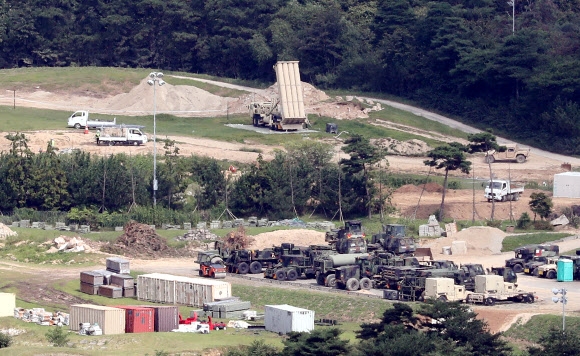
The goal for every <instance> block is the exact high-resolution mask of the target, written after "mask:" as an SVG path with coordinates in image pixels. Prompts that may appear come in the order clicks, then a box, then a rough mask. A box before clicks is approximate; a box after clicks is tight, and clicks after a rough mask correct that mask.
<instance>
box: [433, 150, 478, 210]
mask: <svg viewBox="0 0 580 356" xmlns="http://www.w3.org/2000/svg"><path fill="white" fill-rule="evenodd" d="M465 150H466V147H465V146H463V145H462V144H460V143H458V142H452V143H449V144H447V145H445V146H439V147H437V148H435V149H433V150H431V151H430V152H429V153H428V154H427V157H429V158H431V159H430V160H426V161H423V163H424V164H425V165H426V166H430V167H435V169H443V170H445V178H444V179H443V194H442V196H441V206H440V207H439V221H442V220H443V218H444V217H445V213H444V208H445V194H446V192H447V178H448V176H449V171H456V170H458V169H459V170H460V171H461V172H463V173H465V174H469V169H470V167H471V162H469V161H467V160H466V158H465Z"/></svg>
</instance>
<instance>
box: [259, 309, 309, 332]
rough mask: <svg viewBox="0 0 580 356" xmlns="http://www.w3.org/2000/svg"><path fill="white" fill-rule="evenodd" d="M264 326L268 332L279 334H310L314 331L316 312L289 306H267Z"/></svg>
mask: <svg viewBox="0 0 580 356" xmlns="http://www.w3.org/2000/svg"><path fill="white" fill-rule="evenodd" d="M264 325H265V327H266V330H267V331H272V332H275V333H279V334H287V333H289V332H291V331H295V332H310V331H312V330H314V311H313V310H308V309H302V308H297V307H293V306H291V305H288V304H283V305H266V307H265V315H264Z"/></svg>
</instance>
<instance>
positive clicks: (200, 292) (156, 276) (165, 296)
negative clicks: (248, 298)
mask: <svg viewBox="0 0 580 356" xmlns="http://www.w3.org/2000/svg"><path fill="white" fill-rule="evenodd" d="M231 296H232V286H231V284H230V283H228V282H224V281H216V280H213V279H205V278H190V277H183V276H173V275H169V274H162V273H151V274H142V275H140V276H138V277H137V299H139V300H145V301H150V302H157V303H170V304H183V305H190V306H202V305H203V303H206V302H213V301H215V300H216V299H222V298H228V297H231Z"/></svg>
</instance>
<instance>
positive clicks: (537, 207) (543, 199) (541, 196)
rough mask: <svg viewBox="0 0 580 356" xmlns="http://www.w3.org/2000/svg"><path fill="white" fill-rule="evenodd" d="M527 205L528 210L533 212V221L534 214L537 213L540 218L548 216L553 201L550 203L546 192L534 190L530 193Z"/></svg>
mask: <svg viewBox="0 0 580 356" xmlns="http://www.w3.org/2000/svg"><path fill="white" fill-rule="evenodd" d="M528 205H529V206H530V210H531V211H533V212H534V221H536V215H539V216H540V218H542V220H543V219H545V218H547V217H548V216H550V213H551V212H552V207H553V206H554V203H552V199H551V198H550V197H549V196H547V195H546V193H544V192H539V193H538V192H534V193H532V195H530V202H529V203H528Z"/></svg>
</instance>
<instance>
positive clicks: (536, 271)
mask: <svg viewBox="0 0 580 356" xmlns="http://www.w3.org/2000/svg"><path fill="white" fill-rule="evenodd" d="M538 273H539V272H538V267H536V268H534V270H533V271H532V276H534V277H537V276H538Z"/></svg>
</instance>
